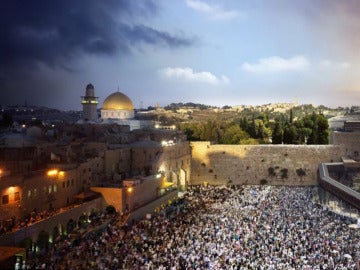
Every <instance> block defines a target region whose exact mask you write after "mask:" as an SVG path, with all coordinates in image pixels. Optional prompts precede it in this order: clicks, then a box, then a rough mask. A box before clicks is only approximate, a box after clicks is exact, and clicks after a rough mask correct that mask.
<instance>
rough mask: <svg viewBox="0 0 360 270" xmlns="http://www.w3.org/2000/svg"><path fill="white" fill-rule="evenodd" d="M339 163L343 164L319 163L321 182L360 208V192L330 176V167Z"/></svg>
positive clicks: (335, 193)
mask: <svg viewBox="0 0 360 270" xmlns="http://www.w3.org/2000/svg"><path fill="white" fill-rule="evenodd" d="M339 165H342V163H321V164H320V165H319V184H320V186H321V187H323V188H324V189H326V190H328V191H329V192H331V193H333V194H334V195H336V196H338V197H340V198H341V199H343V200H344V201H346V202H348V203H349V204H351V205H353V206H354V207H355V208H357V209H360V193H359V192H357V191H355V190H353V189H351V188H350V187H348V186H346V185H344V184H341V183H340V182H338V181H336V180H334V179H333V178H331V177H330V176H329V170H328V167H330V166H339Z"/></svg>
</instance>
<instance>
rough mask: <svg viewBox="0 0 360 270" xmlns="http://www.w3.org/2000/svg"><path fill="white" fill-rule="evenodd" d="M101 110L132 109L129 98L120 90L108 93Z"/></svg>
mask: <svg viewBox="0 0 360 270" xmlns="http://www.w3.org/2000/svg"><path fill="white" fill-rule="evenodd" d="M102 109H103V110H134V106H133V103H132V101H131V99H130V98H129V97H128V96H127V95H124V94H123V93H121V92H115V93H112V94H111V95H109V96H108V97H107V98H106V99H105V100H104V103H103V106H102Z"/></svg>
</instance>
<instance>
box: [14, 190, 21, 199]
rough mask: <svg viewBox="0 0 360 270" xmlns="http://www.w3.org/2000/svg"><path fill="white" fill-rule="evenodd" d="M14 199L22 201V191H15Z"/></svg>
mask: <svg viewBox="0 0 360 270" xmlns="http://www.w3.org/2000/svg"><path fill="white" fill-rule="evenodd" d="M14 201H15V202H17V201H20V192H19V191H17V192H15V193H14Z"/></svg>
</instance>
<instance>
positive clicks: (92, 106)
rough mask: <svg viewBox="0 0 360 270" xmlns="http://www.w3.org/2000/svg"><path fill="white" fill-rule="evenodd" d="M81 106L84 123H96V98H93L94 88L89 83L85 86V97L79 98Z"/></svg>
mask: <svg viewBox="0 0 360 270" xmlns="http://www.w3.org/2000/svg"><path fill="white" fill-rule="evenodd" d="M81 104H82V105H83V119H84V120H85V121H96V120H97V119H98V115H97V104H98V97H95V90H94V86H93V85H92V84H91V83H89V84H88V85H87V86H86V90H85V96H82V97H81Z"/></svg>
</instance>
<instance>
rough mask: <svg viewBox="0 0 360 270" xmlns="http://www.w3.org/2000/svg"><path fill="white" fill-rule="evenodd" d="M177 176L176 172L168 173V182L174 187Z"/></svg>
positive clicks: (176, 182)
mask: <svg viewBox="0 0 360 270" xmlns="http://www.w3.org/2000/svg"><path fill="white" fill-rule="evenodd" d="M178 180H179V179H178V175H177V174H176V172H174V171H171V172H170V179H169V182H171V183H173V184H174V185H175V186H177V185H178Z"/></svg>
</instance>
